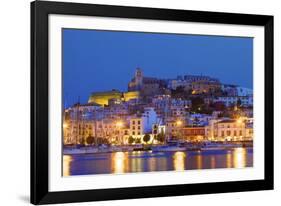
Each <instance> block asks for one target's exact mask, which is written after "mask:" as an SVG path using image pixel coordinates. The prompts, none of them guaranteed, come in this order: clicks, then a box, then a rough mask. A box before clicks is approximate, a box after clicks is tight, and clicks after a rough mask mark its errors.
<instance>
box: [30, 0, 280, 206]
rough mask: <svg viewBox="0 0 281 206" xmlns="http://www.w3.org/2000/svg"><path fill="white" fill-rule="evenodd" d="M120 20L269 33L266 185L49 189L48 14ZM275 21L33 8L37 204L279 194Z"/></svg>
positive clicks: (86, 7)
mask: <svg viewBox="0 0 281 206" xmlns="http://www.w3.org/2000/svg"><path fill="white" fill-rule="evenodd" d="M49 14H65V15H81V16H102V17H120V18H134V19H155V20H169V21H189V22H205V23H219V24H238V25H257V26H264V28H265V50H264V57H265V64H264V69H265V77H264V81H265V120H264V124H265V134H264V138H265V147H264V155H265V158H264V159H265V168H264V172H265V178H264V180H251V181H231V182H219V183H200V184H181V185H165V186H147V187H133V188H116V189H95V190H81V191H75V188H73V191H61V192H49V190H48V180H49V179H48V134H49V131H48V121H49V119H48V116H49V113H48V112H49V111H48V100H49V96H48V88H49V83H48V82H49V79H48V65H49V63H48V15H49ZM273 166H274V165H273V16H266V15H252V14H233V13H218V12H205V11H204V12H203V11H187V10H171V9H156V8H137V7H126V6H108V5H93V4H80V3H63V2H45V1H34V2H32V3H31V168H30V170H31V182H30V184H31V203H33V204H50V203H67V202H81V201H100V200H117V199H132V198H147V197H164V196H176V195H194V194H210V193H226V192H241V191H253V190H271V189H273V185H274V182H273Z"/></svg>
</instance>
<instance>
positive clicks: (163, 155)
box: [31, 1, 273, 204]
mask: <svg viewBox="0 0 281 206" xmlns="http://www.w3.org/2000/svg"><path fill="white" fill-rule="evenodd" d="M269 189H273V16H265V15H252V14H232V13H218V12H202V11H187V10H170V9H157V8H137V7H124V6H109V5H93V4H79V3H63V2H44V1H35V2H32V3H31V202H32V203H33V204H49V203H66V202H79V201H98V200H115V199H126V198H127V199H128V198H145V197H162V196H174V195H191V194H208V193H224V192H239V191H252V190H269Z"/></svg>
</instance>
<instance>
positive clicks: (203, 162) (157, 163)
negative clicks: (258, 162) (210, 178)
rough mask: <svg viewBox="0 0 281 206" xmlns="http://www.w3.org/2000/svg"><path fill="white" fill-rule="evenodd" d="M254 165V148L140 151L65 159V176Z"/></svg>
mask: <svg viewBox="0 0 281 206" xmlns="http://www.w3.org/2000/svg"><path fill="white" fill-rule="evenodd" d="M252 166H253V150H252V148H234V149H229V150H210V151H184V152H182V151H178V152H143V151H142V152H140V151H136V152H114V153H99V154H79V155H64V156H63V175H64V176H70V175H87V174H112V173H119V174H120V173H130V172H152V171H173V170H175V171H182V170H192V169H215V168H244V167H252Z"/></svg>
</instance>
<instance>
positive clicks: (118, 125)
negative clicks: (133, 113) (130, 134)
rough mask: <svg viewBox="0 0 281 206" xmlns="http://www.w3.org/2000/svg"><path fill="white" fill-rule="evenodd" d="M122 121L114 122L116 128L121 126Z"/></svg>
mask: <svg viewBox="0 0 281 206" xmlns="http://www.w3.org/2000/svg"><path fill="white" fill-rule="evenodd" d="M123 125H124V124H123V122H121V121H118V122H116V126H117V127H118V128H122V127H123Z"/></svg>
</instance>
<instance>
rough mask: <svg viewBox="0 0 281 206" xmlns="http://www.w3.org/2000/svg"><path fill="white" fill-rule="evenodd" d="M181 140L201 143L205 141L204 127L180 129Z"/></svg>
mask: <svg viewBox="0 0 281 206" xmlns="http://www.w3.org/2000/svg"><path fill="white" fill-rule="evenodd" d="M181 134H182V139H183V140H185V141H188V142H201V141H203V140H205V127H204V126H194V127H183V128H181Z"/></svg>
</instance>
